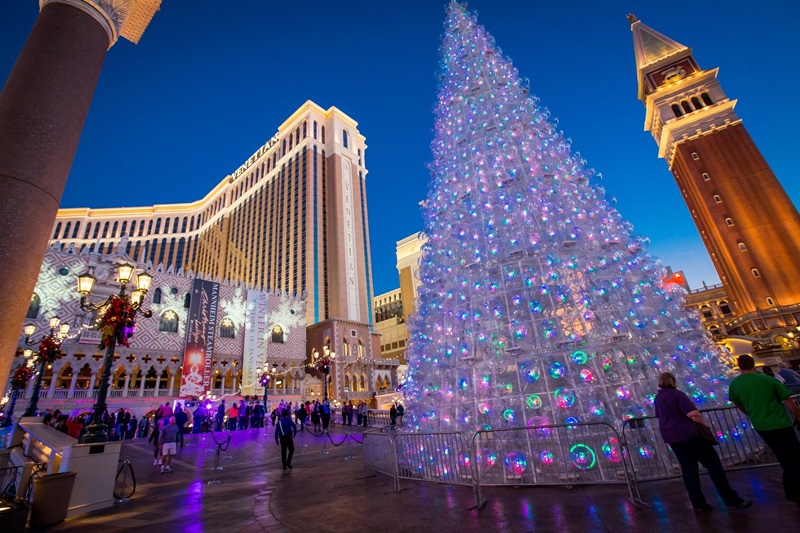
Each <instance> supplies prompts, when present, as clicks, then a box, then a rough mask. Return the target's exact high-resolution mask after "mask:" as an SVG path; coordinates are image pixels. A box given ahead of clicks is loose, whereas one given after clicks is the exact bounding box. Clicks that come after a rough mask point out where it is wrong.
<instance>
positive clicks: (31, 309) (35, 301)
mask: <svg viewBox="0 0 800 533" xmlns="http://www.w3.org/2000/svg"><path fill="white" fill-rule="evenodd" d="M41 305H42V300H41V298H39V295H38V294H36V293H35V292H34V293H33V296H31V303H30V304H28V314H26V315H25V318H39V307H40V306H41Z"/></svg>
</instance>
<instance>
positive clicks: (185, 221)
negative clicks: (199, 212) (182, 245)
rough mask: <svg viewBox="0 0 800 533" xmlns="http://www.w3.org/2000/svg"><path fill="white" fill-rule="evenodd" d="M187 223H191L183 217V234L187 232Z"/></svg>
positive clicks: (187, 218)
mask: <svg viewBox="0 0 800 533" xmlns="http://www.w3.org/2000/svg"><path fill="white" fill-rule="evenodd" d="M187 222H189V217H183V222H182V223H181V233H184V232H186V224H187Z"/></svg>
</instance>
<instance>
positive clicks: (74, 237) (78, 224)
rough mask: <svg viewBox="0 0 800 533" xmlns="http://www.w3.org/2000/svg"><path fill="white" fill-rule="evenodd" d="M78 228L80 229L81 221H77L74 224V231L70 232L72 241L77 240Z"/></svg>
mask: <svg viewBox="0 0 800 533" xmlns="http://www.w3.org/2000/svg"><path fill="white" fill-rule="evenodd" d="M80 228H81V221H80V220H79V221H77V222H75V229H73V230H72V238H73V239H77V238H78V230H79V229H80Z"/></svg>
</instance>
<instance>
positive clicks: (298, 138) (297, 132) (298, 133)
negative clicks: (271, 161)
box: [294, 127, 300, 145]
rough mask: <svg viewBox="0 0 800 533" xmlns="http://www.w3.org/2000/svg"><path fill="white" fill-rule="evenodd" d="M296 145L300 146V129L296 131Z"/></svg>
mask: <svg viewBox="0 0 800 533" xmlns="http://www.w3.org/2000/svg"><path fill="white" fill-rule="evenodd" d="M294 144H296V145H297V144H300V127H298V128H297V129H296V130H294Z"/></svg>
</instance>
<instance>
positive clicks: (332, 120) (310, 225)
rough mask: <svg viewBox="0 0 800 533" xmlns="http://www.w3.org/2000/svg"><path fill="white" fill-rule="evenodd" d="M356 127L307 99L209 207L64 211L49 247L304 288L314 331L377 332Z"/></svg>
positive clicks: (286, 289) (208, 200)
mask: <svg viewBox="0 0 800 533" xmlns="http://www.w3.org/2000/svg"><path fill="white" fill-rule="evenodd" d="M357 125H358V124H357V123H356V122H355V121H354V120H353V119H351V118H350V117H349V116H347V115H346V114H344V113H342V112H341V111H340V110H338V109H337V108H335V107H331V108H329V109H327V110H325V109H322V108H321V107H319V106H318V105H316V104H315V103H313V102H311V101H308V102H306V103H304V104H303V105H302V106H301V107H300V108H299V109H298V110H297V111H295V112H294V113H293V114H292V115H291V116H290V117H289V118H288V119H286V121H285V122H284V123H283V124H281V125H280V126H279V127H278V132H277V133H276V134H275V136H274V137H272V139H270V140H269V142H267V143H266V144H265V145H264V146H262V147H261V148H260V149H259V150H258V151H257V152H256V153H254V154H253V155H252V156H251V157H250V158H249V159H248V160H247V161H246V162H245V163H244V164H242V165H241V166H240V167H239V168H238V169H236V171H235V172H233V173H232V174H230V175H229V176H225V178H224V179H223V180H222V181H220V182H219V184H218V185H217V186H216V187H214V189H213V190H211V191H210V192H209V193H208V194H207V195H206V196H205V197H204V198H202V199H201V200H198V201H195V202H190V203H185V204H171V205H154V206H148V207H134V208H114V209H90V208H79V209H78V208H76V209H73V208H70V209H61V210H60V211H59V212H58V216H57V218H56V221H55V224H54V226H53V234H52V241H51V244H52V243H55V242H59V243H60V244H61V245H62V246H63V247H64V249H65V250H67V249H69V248H70V247H74V250H75V252H78V253H79V252H80V251H83V250H85V249H88V250H91V251H95V252H99V253H101V254H111V253H113V252H115V251H116V250H115V249H114V247H115V246H119V245H120V242H122V245H123V246H126V250H125V252H126V253H127V254H128V255H129V256H130V257H131V258H132V259H134V260H135V261H139V262H141V263H150V264H152V266H153V267H154V268H155V269H159V268H161V269H162V270H164V271H175V272H178V271H179V270H180V269H183V270H184V272H189V271H192V272H193V273H194V274H195V275H202V276H204V277H209V276H210V277H212V278H215V279H216V278H219V279H220V280H227V281H230V282H240V283H246V284H248V285H252V286H254V287H257V288H263V289H269V290H275V291H279V292H283V293H288V294H298V295H300V294H302V293H303V292H304V291H305V292H306V298H307V304H308V305H307V312H306V319H307V323H308V324H309V325H311V324H315V323H318V322H322V321H325V320H328V319H343V320H346V321H349V322H353V323H362V324H369V323H370V322H371V318H372V300H373V291H372V265H371V264H370V244H369V231H368V227H369V225H368V222H369V221H368V217H367V198H366V183H365V181H366V175H367V169H366V167H365V166H364V152H365V151H366V148H367V146H366V144H365V138H364V136H363V135H361V134H360V133H359V131H358V128H357ZM123 237H125V238H123Z"/></svg>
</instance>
